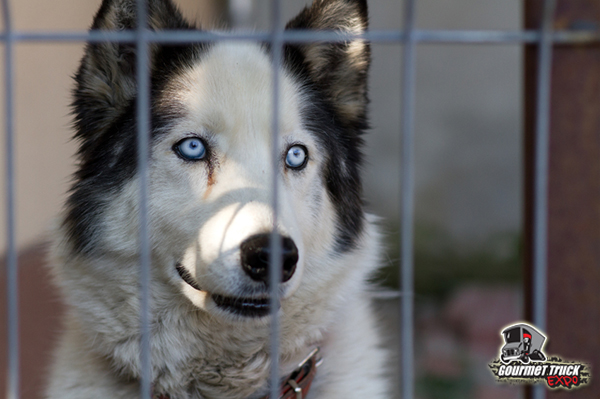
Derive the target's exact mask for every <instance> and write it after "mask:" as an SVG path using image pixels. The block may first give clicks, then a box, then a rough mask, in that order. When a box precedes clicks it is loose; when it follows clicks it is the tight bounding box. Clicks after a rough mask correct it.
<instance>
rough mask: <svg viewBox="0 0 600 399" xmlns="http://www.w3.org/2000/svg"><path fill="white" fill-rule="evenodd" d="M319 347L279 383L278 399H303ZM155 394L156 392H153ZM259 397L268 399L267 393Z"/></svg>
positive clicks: (162, 397) (159, 397)
mask: <svg viewBox="0 0 600 399" xmlns="http://www.w3.org/2000/svg"><path fill="white" fill-rule="evenodd" d="M321 360H322V359H321V358H320V357H319V348H315V349H314V350H313V351H312V352H311V353H310V354H309V355H308V356H307V357H306V359H304V360H303V361H302V362H301V363H300V365H299V366H298V367H297V368H296V370H294V371H293V372H292V374H290V375H289V376H288V377H287V378H286V379H285V382H284V383H283V384H282V385H281V393H280V394H279V399H304V398H306V396H307V395H308V390H309V389H310V385H311V384H312V382H313V379H314V378H315V374H317V367H318V366H320V365H321ZM155 395H157V394H155ZM153 397H154V398H156V399H170V397H169V395H168V394H160V395H157V396H153ZM261 399H269V395H266V396H264V397H262V398H261Z"/></svg>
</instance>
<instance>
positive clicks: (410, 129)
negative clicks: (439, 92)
mask: <svg viewBox="0 0 600 399" xmlns="http://www.w3.org/2000/svg"><path fill="white" fill-rule="evenodd" d="M404 13H405V14H404V31H405V32H406V36H405V42H404V48H403V59H402V65H403V66H402V165H401V167H402V183H401V192H402V209H401V212H400V215H401V220H400V223H401V233H400V236H401V237H400V240H401V244H400V245H401V246H400V249H401V253H402V256H401V273H400V275H401V282H400V286H401V289H402V295H401V296H400V298H401V301H402V314H401V323H402V324H401V329H402V338H401V345H400V348H401V356H400V361H401V365H400V367H401V369H400V370H401V373H402V378H401V384H402V386H401V387H400V392H401V393H402V398H403V399H412V398H413V396H414V349H413V347H414V335H413V334H414V322H413V310H414V250H413V245H414V237H413V236H414V191H415V182H414V169H415V166H414V113H415V112H414V97H415V75H416V72H415V68H416V60H415V58H416V57H415V56H416V54H415V53H416V42H415V36H414V28H415V1H414V0H406V1H405V10H404Z"/></svg>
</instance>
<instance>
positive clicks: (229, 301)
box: [211, 294, 271, 317]
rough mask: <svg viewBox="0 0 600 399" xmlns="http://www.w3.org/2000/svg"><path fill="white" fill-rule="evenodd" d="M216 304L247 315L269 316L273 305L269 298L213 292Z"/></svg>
mask: <svg viewBox="0 0 600 399" xmlns="http://www.w3.org/2000/svg"><path fill="white" fill-rule="evenodd" d="M211 298H212V300H213V301H214V302H215V304H216V305H217V306H218V307H219V308H221V309H223V310H226V311H228V312H231V313H233V314H236V315H239V316H245V317H263V316H267V315H268V314H269V312H270V309H271V307H270V306H269V303H270V300H269V298H232V297H225V296H222V295H217V294H212V295H211Z"/></svg>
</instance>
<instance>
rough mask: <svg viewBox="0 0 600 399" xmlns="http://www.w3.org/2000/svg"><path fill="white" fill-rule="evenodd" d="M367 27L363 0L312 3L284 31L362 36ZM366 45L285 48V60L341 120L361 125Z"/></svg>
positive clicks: (367, 58) (358, 42)
mask: <svg viewBox="0 0 600 399" xmlns="http://www.w3.org/2000/svg"><path fill="white" fill-rule="evenodd" d="M367 28H368V12H367V1H366V0H314V2H313V4H312V5H311V6H310V7H306V8H305V9H304V10H303V11H302V12H301V13H300V14H299V15H298V16H297V17H296V18H294V19H293V20H291V21H290V22H289V23H288V24H287V26H286V29H299V30H323V31H337V32H347V33H362V32H364V31H366V30H367ZM370 60H371V54H370V47H369V43H368V42H366V41H365V40H349V41H346V42H343V43H324V42H316V43H315V42H312V43H306V44H300V45H288V46H286V61H287V62H288V64H289V65H292V67H293V68H301V69H303V71H302V72H303V73H304V74H307V75H308V76H309V78H310V79H311V80H312V82H313V83H314V84H315V85H316V86H317V88H319V89H320V90H321V91H322V92H323V93H324V94H325V95H326V96H327V98H328V99H329V100H330V101H331V103H332V104H333V106H334V108H335V110H336V112H338V113H339V114H340V116H341V117H342V120H346V121H349V122H351V123H357V122H358V123H361V122H364V121H365V118H366V108H367V103H368V97H367V73H368V70H369V65H370Z"/></svg>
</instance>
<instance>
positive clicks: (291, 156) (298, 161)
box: [285, 145, 308, 169]
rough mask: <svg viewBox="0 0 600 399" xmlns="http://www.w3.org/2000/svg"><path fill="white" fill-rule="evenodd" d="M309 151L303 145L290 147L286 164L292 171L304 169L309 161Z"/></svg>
mask: <svg viewBox="0 0 600 399" xmlns="http://www.w3.org/2000/svg"><path fill="white" fill-rule="evenodd" d="M307 153H308V150H307V149H306V147H304V146H303V145H294V146H292V147H290V149H289V150H288V152H287V155H286V157H285V164H286V165H287V167H288V168H290V169H302V168H304V166H306V162H307V161H308V154H307Z"/></svg>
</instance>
